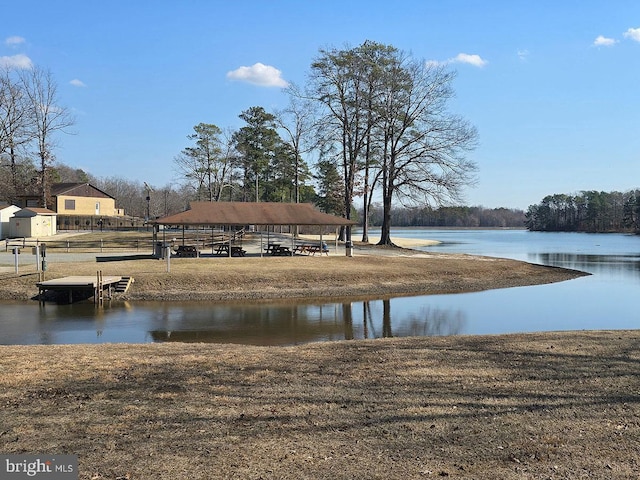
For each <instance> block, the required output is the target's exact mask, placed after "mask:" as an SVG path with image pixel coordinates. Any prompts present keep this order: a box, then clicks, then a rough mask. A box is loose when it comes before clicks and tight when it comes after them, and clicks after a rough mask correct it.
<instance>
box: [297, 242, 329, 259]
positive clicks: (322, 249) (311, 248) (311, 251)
mask: <svg viewBox="0 0 640 480" xmlns="http://www.w3.org/2000/svg"><path fill="white" fill-rule="evenodd" d="M293 253H300V254H303V253H306V254H307V255H315V254H316V253H320V254H322V253H325V254H326V255H327V256H329V247H328V246H327V244H326V243H324V242H323V243H322V244H318V243H300V244H298V245H296V246H295V248H294V249H293Z"/></svg>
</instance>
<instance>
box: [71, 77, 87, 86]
mask: <svg viewBox="0 0 640 480" xmlns="http://www.w3.org/2000/svg"><path fill="white" fill-rule="evenodd" d="M69 83H70V84H71V85H73V86H74V87H86V85H85V83H84V82H83V81H82V80H78V79H77V78H74V79H73V80H71V81H70V82H69Z"/></svg>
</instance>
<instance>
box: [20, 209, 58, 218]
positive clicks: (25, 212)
mask: <svg viewBox="0 0 640 480" xmlns="http://www.w3.org/2000/svg"><path fill="white" fill-rule="evenodd" d="M36 215H56V212H54V211H53V210H49V209H48V208H37V207H27V208H23V209H21V210H18V211H17V212H16V213H14V214H13V216H14V217H35V216H36Z"/></svg>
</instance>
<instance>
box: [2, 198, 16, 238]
mask: <svg viewBox="0 0 640 480" xmlns="http://www.w3.org/2000/svg"><path fill="white" fill-rule="evenodd" d="M19 210H20V207H16V206H15V205H0V240H3V239H5V238H7V237H8V236H9V219H10V218H11V217H13V214H14V213H16V212H17V211H19Z"/></svg>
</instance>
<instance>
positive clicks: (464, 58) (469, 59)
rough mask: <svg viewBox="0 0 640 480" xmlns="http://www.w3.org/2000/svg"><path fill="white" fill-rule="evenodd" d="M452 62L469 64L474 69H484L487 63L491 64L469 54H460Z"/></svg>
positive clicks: (478, 56)
mask: <svg viewBox="0 0 640 480" xmlns="http://www.w3.org/2000/svg"><path fill="white" fill-rule="evenodd" d="M450 61H451V62H452V63H467V64H469V65H473V66H474V67H484V66H485V65H486V64H487V63H489V62H487V61H486V60H483V59H482V58H481V57H480V55H469V54H468V53H459V54H458V55H456V56H455V57H454V58H452V59H451V60H450Z"/></svg>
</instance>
